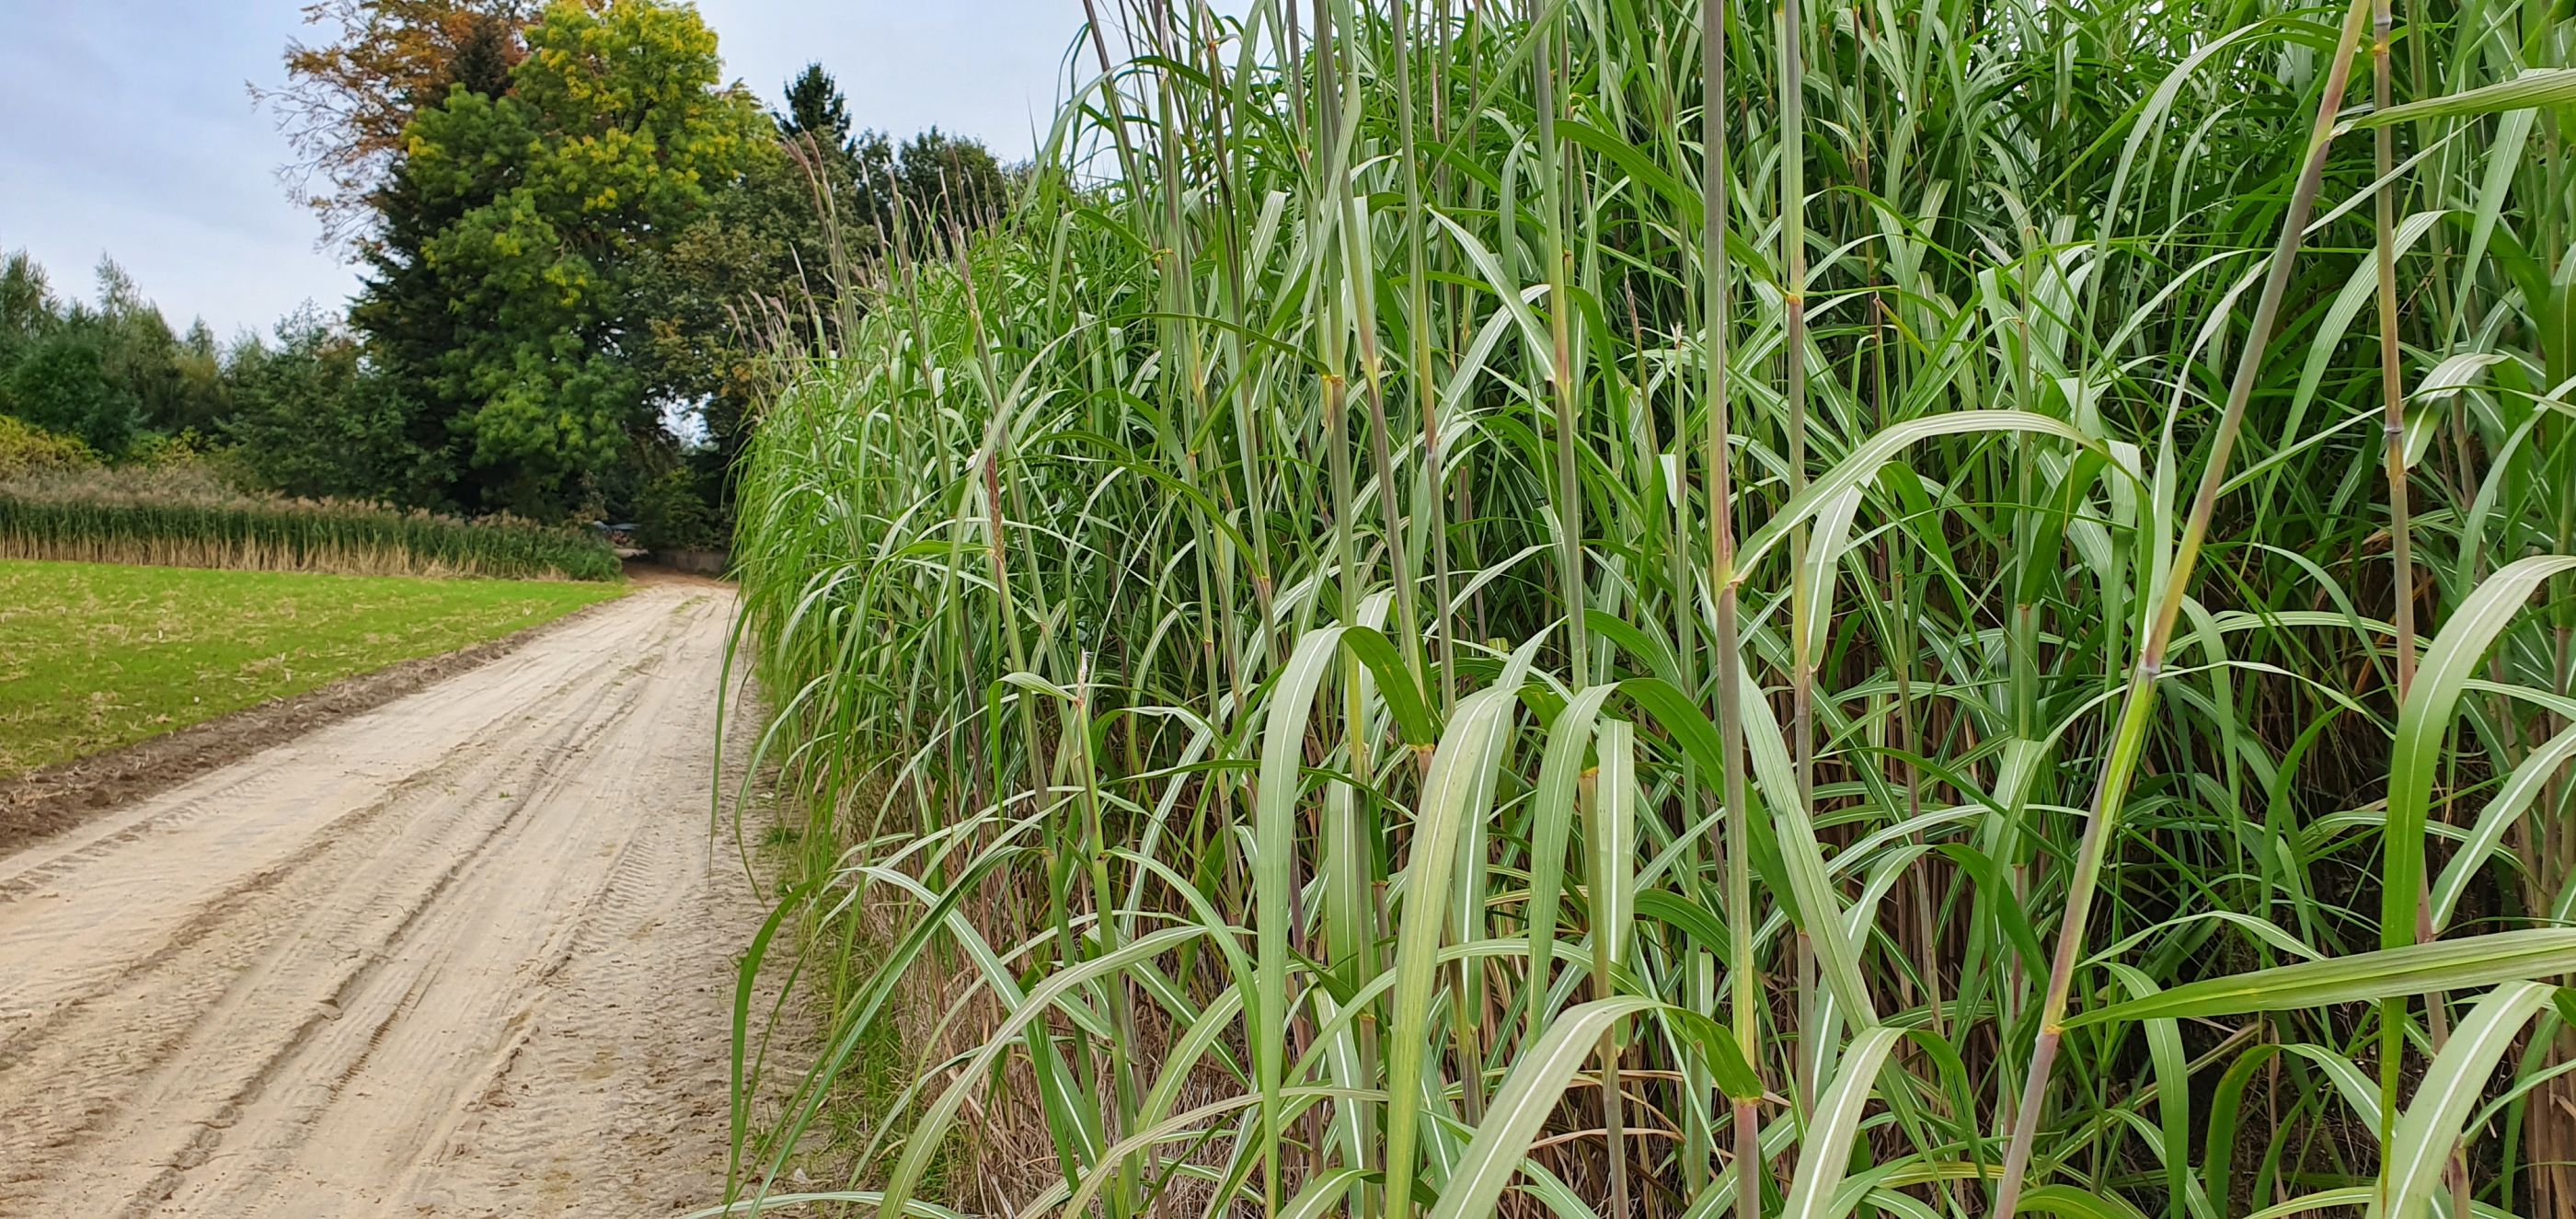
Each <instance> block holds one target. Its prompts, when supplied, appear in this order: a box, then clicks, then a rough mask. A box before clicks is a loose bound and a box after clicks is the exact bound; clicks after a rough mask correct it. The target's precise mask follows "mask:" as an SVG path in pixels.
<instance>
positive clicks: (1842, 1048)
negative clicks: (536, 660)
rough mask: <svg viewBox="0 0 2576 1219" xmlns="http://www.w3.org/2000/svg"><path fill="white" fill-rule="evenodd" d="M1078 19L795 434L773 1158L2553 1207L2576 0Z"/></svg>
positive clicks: (915, 1201)
mask: <svg viewBox="0 0 2576 1219" xmlns="http://www.w3.org/2000/svg"><path fill="white" fill-rule="evenodd" d="M1089 7H1090V6H1086V8H1089ZM1089 38H1090V40H1091V41H1090V44H1089V45H1088V46H1087V47H1086V48H1085V51H1086V52H1087V54H1086V55H1085V56H1084V57H1082V59H1080V60H1078V61H1077V62H1083V63H1085V64H1086V65H1088V64H1089V63H1090V62H1092V61H1096V62H1097V64H1098V66H1099V68H1100V69H1101V73H1100V74H1099V75H1098V76H1096V77H1089V78H1087V79H1085V80H1084V81H1083V83H1082V84H1081V87H1080V88H1078V89H1077V90H1076V91H1075V96H1074V99H1073V102H1072V104H1071V105H1069V106H1068V107H1067V108H1066V110H1065V111H1064V112H1063V115H1062V116H1061V118H1059V120H1058V121H1057V123H1056V126H1055V128H1054V131H1053V133H1052V136H1051V139H1050V141H1049V143H1048V145H1047V150H1046V153H1045V155H1044V157H1043V158H1042V172H1040V173H1039V174H1038V175H1037V176H1036V178H1035V179H1034V180H1033V182H1032V184H1031V186H1030V187H1029V189H1028V191H1027V193H1026V196H1025V197H1024V198H1023V199H1022V200H1021V201H1020V203H1019V205H1018V206H1017V207H1016V208H1015V209H1014V210H1013V211H1012V213H1011V214H1010V215H1009V216H1008V217H1007V218H1006V219H1005V220H1004V221H1003V223H1002V224H1001V226H1000V228H999V229H998V230H996V231H995V232H993V233H991V234H989V235H987V236H985V237H983V238H981V239H978V240H974V241H967V242H948V243H944V244H939V245H936V246H933V245H931V244H929V243H924V242H921V241H919V240H917V239H916V240H911V241H907V242H898V246H899V248H902V249H906V250H920V249H929V248H937V249H940V250H943V251H946V253H943V254H942V255H940V256H939V257H936V258H931V257H923V258H911V257H905V258H899V259H897V260H895V262H894V264H893V265H891V266H889V267H886V268H883V269H882V272H881V274H879V275H878V276H877V277H876V278H875V279H873V280H872V281H870V282H867V283H864V284H861V285H858V286H856V287H854V288H853V289H852V291H853V292H854V293H856V294H857V295H858V296H859V298H860V299H861V300H862V301H863V302H864V304H865V305H866V308H867V312H866V315H865V319H864V321H862V322H860V323H859V324H858V325H857V326H856V327H855V328H854V330H853V331H852V332H851V333H850V334H849V335H848V336H847V340H846V342H845V343H844V344H843V347H842V350H840V351H839V352H837V353H835V354H832V355H830V356H828V357H814V358H812V359H810V360H807V361H806V362H804V364H803V365H802V367H801V369H800V370H798V372H797V375H796V376H795V378H794V379H793V381H792V384H791V387H790V388H789V389H787V390H786V391H785V392H784V393H783V394H782V395H781V396H780V398H779V399H778V400H777V401H776V402H775V403H774V404H773V405H772V406H771V407H770V409H769V410H768V412H767V413H766V415H765V416H764V418H763V420H762V426H761V428H760V431H759V433H758V438H757V440H756V442H755V444H754V447H753V450H752V453H751V456H750V459H749V465H748V468H747V470H746V471H745V473H744V479H743V488H744V490H743V502H742V508H741V517H740V519H741V524H740V527H739V534H738V537H737V546H736V550H735V555H736V559H737V561H738V563H739V564H740V568H741V574H742V579H743V588H744V624H745V627H746V637H745V642H744V644H743V648H744V651H745V657H746V663H747V664H748V666H749V667H750V668H751V669H753V670H754V671H755V672H756V673H757V675H758V676H759V677H760V679H761V680H762V681H763V683H764V685H765V686H766V687H767V689H768V690H769V691H770V692H771V696H772V698H773V701H774V703H775V704H776V707H777V718H776V721H775V723H774V724H773V726H772V727H771V729H770V730H769V731H768V732H767V733H766V734H764V736H763V737H762V738H761V739H760V740H759V741H758V742H756V743H754V744H752V745H750V746H748V747H749V748H753V749H755V750H757V751H759V752H761V753H763V754H764V755H766V756H767V757H770V758H774V759H778V760H781V761H783V762H785V763H786V764H787V766H788V773H789V775H790V776H791V778H792V779H793V780H794V781H795V782H796V783H798V784H799V785H801V789H802V790H803V791H804V792H805V793H806V794H807V795H809V796H810V797H811V799H812V807H813V809H814V812H813V820H812V823H811V825H810V826H808V827H806V834H805V841H806V843H807V844H808V850H809V852H810V858H811V859H812V861H813V864H814V875H813V876H812V877H811V878H809V879H810V883H809V884H808V885H807V886H805V887H804V888H802V889H800V890H799V897H798V898H797V899H796V900H797V903H798V905H797V906H796V909H795V911H794V912H795V913H799V914H800V915H801V916H802V918H803V920H804V925H805V926H806V927H807V929H808V930H807V932H806V935H805V942H804V944H803V945H802V950H803V953H805V954H807V955H808V958H809V959H817V958H818V959H820V960H822V961H824V962H825V963H826V964H827V966H828V968H822V969H818V970H817V971H816V974H817V975H818V976H827V977H830V978H832V979H834V980H835V982H834V984H833V986H832V988H831V989H832V993H833V1000H834V1024H833V1028H832V1035H831V1038H830V1039H829V1041H828V1044H827V1045H826V1046H825V1047H824V1052H823V1054H822V1055H821V1057H820V1061H819V1062H818V1063H817V1065H815V1066H814V1068H813V1069H812V1071H811V1073H810V1074H809V1075H808V1076H807V1077H806V1079H805V1080H804V1084H803V1087H802V1089H801V1092H800V1095H799V1097H798V1099H797V1101H796V1103H795V1104H794V1105H792V1106H791V1107H790V1109H789V1112H788V1114H787V1116H786V1118H785V1119H784V1124H783V1125H782V1126H781V1127H780V1128H779V1129H776V1130H772V1131H767V1132H765V1133H764V1132H757V1131H749V1130H746V1134H745V1138H744V1145H743V1149H742V1150H743V1154H742V1155H741V1157H740V1163H739V1172H738V1174H737V1179H736V1183H735V1189H736V1192H737V1193H738V1194H739V1195H740V1196H742V1197H753V1196H757V1197H761V1198H763V1199H764V1203H763V1204H764V1205H778V1204H782V1203H784V1202H786V1201H787V1200H789V1199H790V1198H794V1199H803V1200H805V1201H809V1202H814V1203H818V1204H822V1203H833V1202H838V1203H843V1204H850V1205H854V1206H857V1207H860V1208H862V1209H867V1208H873V1209H877V1210H879V1211H881V1212H882V1213H885V1214H889V1215H891V1214H894V1213H897V1212H901V1211H910V1212H912V1213H916V1214H938V1213H945V1212H944V1211H942V1210H941V1209H940V1208H941V1207H949V1208H954V1209H957V1210H963V1211H972V1212H979V1213H995V1214H999V1213H1015V1214H1039V1213H1054V1212H1062V1213H1090V1212H1095V1211H1096V1212H1100V1213H1104V1214H1107V1215H1110V1216H1127V1215H1141V1214H1148V1213H1152V1214H1186V1213H1209V1214H1213V1213H1217V1212H1220V1211H1226V1212H1232V1213H1257V1214H1263V1215H1295V1216H1301V1217H1302V1216H1310V1215H1318V1214H1324V1213H1349V1214H1354V1215H1360V1216H1368V1217H1375V1216H1400V1215H1404V1214H1409V1213H1412V1212H1413V1211H1415V1210H1417V1209H1420V1210H1428V1211H1430V1212H1431V1213H1432V1214H1433V1215H1434V1216H1437V1217H1439V1219H1448V1217H1450V1216H1465V1215H1482V1214H1488V1213H1492V1212H1494V1211H1495V1210H1497V1209H1498V1208H1510V1209H1511V1210H1512V1211H1513V1212H1514V1213H1516V1214H1536V1213H1539V1212H1541V1211H1546V1212H1552V1213H1554V1214H1557V1215H1561V1216H1585V1215H1623V1214H1635V1213H1646V1214H1655V1215H1687V1216H1694V1217H1698V1216H1715V1215H1719V1214H1728V1213H1731V1214H1733V1215H1736V1216H1739V1217H1741V1219H1753V1217H1754V1216H1763V1215H1785V1216H1796V1217H1798V1219H1815V1217H1832V1216H1841V1215H1848V1214H1854V1213H1863V1212H1865V1213H1873V1214H1888V1215H1906V1216H1923V1215H1962V1216H1967V1215H1984V1214H2000V1213H2014V1212H2028V1213H2048V1214H2058V1215H2070V1216H2111V1215H2132V1214H2160V1215H2165V1216H2170V1217H2172V1219H2227V1217H2233V1219H2245V1217H2247V1216H2252V1215H2264V1216H2274V1215H2288V1214H2298V1213H2317V1212H2327V1213H2338V1212H2340V1213H2350V1212H2353V1211H2358V1210H2366V1211H2368V1212H2369V1213H2371V1214H2373V1215H2387V1216H2401V1215H2402V1216H2415V1215H2421V1214H2424V1213H2426V1211H2427V1208H2428V1207H2434V1208H2438V1209H2439V1210H2440V1211H2442V1212H2443V1213H2452V1214H2456V1213H2459V1212H2460V1211H2461V1210H2462V1209H2463V1205H2464V1204H2467V1205H2473V1206H2476V1207H2479V1208H2490V1207H2492V1208H2498V1209H2500V1210H2503V1211H2506V1212H2510V1213H2515V1214H2521V1215H2533V1216H2537V1215H2548V1214H2563V1213H2566V1212H2567V1210H2568V1208H2569V1207H2571V1206H2576V1177H2571V1176H2570V1175H2569V1173H2570V1171H2571V1168H2570V1165H2571V1162H2576V1108H2571V1107H2569V1106H2568V1104H2567V1101H2568V1100H2569V1098H2570V1097H2571V1096H2576V1093H2571V1092H2570V1090H2569V1088H2568V1086H2567V1083H2566V1081H2567V1079H2568V1078H2569V1077H2568V1076H2567V1075H2566V1074H2564V1072H2565V1071H2566V1070H2567V1069H2568V1065H2569V1064H2570V1063H2576V1054H2571V1053H2570V1049H2571V1046H2570V1044H2569V1042H2570V1038H2569V1025H2568V1021H2569V1020H2570V1018H2571V1017H2576V1003H2571V1002H2570V1001H2569V1000H2568V998H2567V996H2568V994H2569V993H2570V992H2566V991H2560V990H2555V989H2553V986H2552V983H2553V982H2554V981H2555V980H2557V979H2560V978H2562V977H2565V976H2567V975H2569V974H2571V973H2576V930H2571V929H2568V928H2567V927H2566V923H2567V920H2568V913H2569V909H2570V907H2571V905H2576V887H2571V879H2576V833H2571V832H2570V831H2569V829H2568V827H2569V825H2570V824H2571V821H2570V819H2569V814H2570V813H2571V811H2576V809H2571V802H2576V784H2571V782H2570V780H2569V778H2568V774H2567V763H2568V760H2569V758H2570V756H2571V755H2576V418H2571V409H2570V402H2569V397H2568V392H2569V388H2570V386H2571V384H2576V326H2571V319H2576V298H2571V288H2570V284H2571V283H2576V259H2571V257H2570V256H2569V254H2568V250H2569V243H2570V240H2571V238H2576V234H2571V233H2570V231H2569V219H2570V216H2571V214H2576V195H2571V190H2576V177H2571V175H2570V173H2569V168H2570V162H2569V160H2568V155H2567V154H2568V146H2567V143H2566V135H2567V131H2568V126H2567V124H2568V123H2570V122H2576V110H2571V106H2576V71H2571V70H2569V69H2567V68H2566V67H2564V66H2563V65H2564V64H2565V62H2566V57H2567V51H2568V48H2569V46H2570V43H2571V40H2576V21H2571V19H2570V18H2569V16H2568V14H2567V13H2566V11H2565V10H2564V9H2563V7H2550V6H2544V5H2533V4H2501V3H2492V2H2484V0H2473V2H2471V3H2466V4H2460V5H2453V6H2420V11H2419V6H2413V5H2410V6H2408V7H2407V8H2405V9H2403V10H2400V11H2394V12H2392V11H2391V9H2390V8H2389V7H2388V6H2387V4H2386V3H2385V0H2382V2H2381V3H2380V4H2379V5H2377V6H2376V7H2374V5H2373V4H2372V3H2371V0H2354V2H2353V3H2351V4H2349V5H2342V6H2335V7H2324V8H2311V7H2301V6H2297V5H2292V4H2284V3H2277V2H2273V0H2250V2H2248V3H2239V4H2216V3H2206V2H2185V3H2175V4H2156V5H2147V4H2112V5H2100V6H2062V5H2014V4H1988V3H1978V2H1975V0H1948V2H1944V3H1937V4H1922V5H1899V4H1892V3H1863V2H1859V0H1784V3H1783V4H1781V5H1780V6H1778V7H1774V8H1768V9H1764V8H1752V9H1746V8H1740V7H1738V6H1737V5H1734V4H1729V3H1725V2H1724V0H1705V2H1704V3H1702V4H1698V5H1691V4H1684V3H1678V2H1673V0H1666V2H1663V3H1653V2H1649V0H1531V2H1529V3H1522V4H1500V3H1458V2H1455V0H1430V2H1428V3H1425V2H1422V0H1410V2H1392V3H1383V4H1362V3H1356V2H1355V0H1312V2H1311V3H1307V4H1292V3H1287V2H1285V0H1253V3H1252V4H1251V5H1250V6H1249V13H1248V15H1247V16H1245V17H1242V18H1240V19H1236V18H1233V17H1219V16H1216V15H1213V14H1212V13H1210V12H1209V11H1208V9H1207V7H1206V5H1205V4H1203V3H1200V2H1198V0H1131V2H1129V3H1124V4H1114V5H1108V6H1103V7H1102V8H1101V9H1100V11H1097V12H1096V13H1095V14H1094V15H1093V22H1092V25H1091V27H1090V32H1089ZM1721 52H1722V53H1721ZM899 236H900V235H899ZM915 236H916V238H917V235H915ZM787 955H788V954H787V953H785V952H784V951H783V950H774V951H769V952H766V953H756V954H755V955H754V957H753V959H752V960H751V962H750V963H749V965H748V966H747V968H749V969H759V968H771V969H786V968H789V965H788V964H786V958H787ZM925 992H926V993H929V994H931V995H934V996H936V1002H937V1004H938V1005H939V1006H937V1007H936V1008H935V1009H934V1011H933V1012H932V1013H931V1015H930V1016H929V1017H928V1018H925V1017H923V1016H922V1015H921V1014H920V1013H919V1012H917V1011H915V1012H909V1013H908V1012H907V1008H908V1005H914V1004H918V1003H919V1002H920V1001H921V1000H920V996H921V995H923V994H924V993H925ZM746 1024H747V1025H748V1020H746ZM890 1029H900V1030H901V1032H902V1037H901V1044H902V1045H903V1046H904V1047H905V1049H906V1050H907V1051H908V1052H909V1053H911V1054H912V1055H913V1056H914V1067H915V1071H914V1074H913V1075H912V1077H911V1079H910V1081H909V1083H908V1086H907V1087H905V1088H904V1089H903V1090H902V1091H901V1092H900V1093H899V1094H898V1095H896V1096H895V1097H894V1098H893V1099H892V1101H891V1103H889V1104H888V1105H887V1106H886V1110H887V1111H886V1112H884V1113H882V1114H874V1115H870V1116H871V1117H872V1118H873V1119H874V1120H873V1121H872V1122H871V1123H869V1124H868V1126H867V1127H866V1129H865V1130H864V1131H863V1132H862V1133H861V1135H860V1136H859V1137H858V1139H857V1145H856V1146H855V1147H854V1149H853V1150H854V1153H855V1158H856V1160H857V1162H858V1168H857V1169H856V1170H855V1172H854V1179H853V1180H852V1181H850V1182H848V1183H847V1184H848V1188H846V1189H822V1190H813V1191H807V1192H804V1193H801V1194H791V1195H785V1196H782V1193H781V1190H782V1186H781V1184H780V1182H781V1173H782V1171H783V1169H784V1167H785V1165H786V1164H787V1163H788V1157H789V1155H790V1151H791V1149H793V1148H795V1147H797V1146H799V1145H800V1139H801V1138H802V1136H803V1134H804V1133H805V1132H806V1131H807V1130H808V1129H809V1128H810V1127H811V1126H812V1125H813V1123H814V1122H816V1121H817V1120H818V1115H819V1114H821V1113H822V1112H824V1111H825V1110H826V1108H827V1107H828V1106H829V1105H830V1104H831V1103H832V1097H833V1094H834V1088H835V1084H836V1082H837V1081H838V1080H839V1078H840V1076H841V1074H842V1073H843V1072H844V1071H845V1070H846V1069H849V1068H850V1065H851V1064H852V1063H853V1062H854V1061H857V1060H859V1059H862V1058H866V1057H867V1056H869V1055H871V1054H876V1053H879V1052H881V1049H882V1047H883V1045H884V1044H885V1042H886V1039H887V1037H888V1036H889V1030H890ZM749 1031H750V1030H749V1029H748V1027H746V1030H745V1032H746V1034H748V1033H749ZM1012 1132H1016V1133H1017V1134H1018V1135H1020V1136H1023V1137H1026V1138H1034V1139H1035V1141H1036V1142H1037V1144H1038V1145H1037V1146H1034V1147H1030V1148H1027V1149H1026V1150H1027V1151H1028V1152H1029V1153H1030V1154H1028V1155H1026V1156H1025V1157H1021V1158H1015V1157H1014V1156H1013V1155H1011V1154H1009V1153H1010V1152H1012V1151H1013V1150H1014V1148H1013V1147H1012V1146H1010V1145H1008V1143H1009V1138H1010V1137H1011V1136H1012Z"/></svg>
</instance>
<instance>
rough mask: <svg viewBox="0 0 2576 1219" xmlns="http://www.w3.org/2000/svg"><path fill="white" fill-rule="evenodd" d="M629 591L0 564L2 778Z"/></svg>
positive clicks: (555, 584) (558, 584) (562, 584)
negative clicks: (3, 642)
mask: <svg viewBox="0 0 2576 1219" xmlns="http://www.w3.org/2000/svg"><path fill="white" fill-rule="evenodd" d="M623 591H625V590H624V588H623V586H621V585H615V584H598V583H574V582H569V581H505V580H425V579H407V578H391V577H373V576H332V575H310V574H303V573H287V572H241V571H212V570H200V569H196V568H178V567H120V566H108V565H102V564H92V563H57V562H25V561H0V639H6V640H8V646H7V647H6V648H0V778H7V777H10V776H14V775H18V774H23V773H25V772H27V771H30V770H33V769H35V768H37V767H41V766H45V765H49V764H51V763H55V762H60V761H65V760H67V759H71V758H76V757H82V756H85V755H89V754H94V753H99V752H101V751H104V750H109V749H114V748H117V747H119V746H123V745H130V744H132V743H134V742H136V741H140V740H143V739H145V738H147V737H151V736H155V735H158V734H160V733H164V732H171V731H175V730H177V729H180V728H185V727H187V726H189V725H191V724H195V723H198V722H200V721H203V720H208V719H212V718H214V717H216V716H219V715H223V714H226V713H228V712H232V711H238V710H241V709H243V708H245V707H249V706H251V705H253V704H256V703H260V702H264V701H266V700H269V699H275V698H285V697H290V696H292V695H297V694H302V693H305V692H306V691H310V690H314V689H318V688H320V687H322V686H325V685H328V684H330V683H331V682H334V681H337V680H339V679H341V678H344V677H348V676H351V675H353V674H358V673H364V672H367V671H370V670H373V669H378V668H382V667H383V666H386V665H390V664H395V663H399V662H401V661H405V660H412V659H416V658H418V657H423V656H434V655H437V654H440V653H443V652H449V651H453V650H455V649H458V648H463V647H470V646H472V645H474V644H477V643H481V642H483V641H485V640H490V639H496V638H499V637H501V636H504V635H508V634H511V633H512V632H515V631H520V630H524V629H526V628H528V627H532V626H537V625H540V624H543V623H546V622H550V621H553V620H554V619H556V618H560V617H562V616H563V615H565V614H568V613H571V612H572V611H574V610H577V609H580V608H582V607H584V606H587V605H592V604H596V603H598V602H600V601H604V600H607V599H609V598H612V597H616V596H618V595H620V594H621V593H622V592H623Z"/></svg>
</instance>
